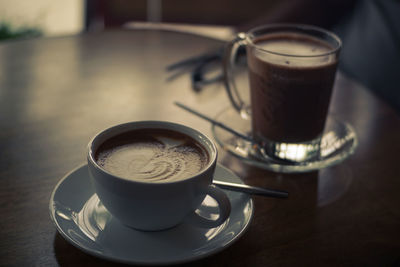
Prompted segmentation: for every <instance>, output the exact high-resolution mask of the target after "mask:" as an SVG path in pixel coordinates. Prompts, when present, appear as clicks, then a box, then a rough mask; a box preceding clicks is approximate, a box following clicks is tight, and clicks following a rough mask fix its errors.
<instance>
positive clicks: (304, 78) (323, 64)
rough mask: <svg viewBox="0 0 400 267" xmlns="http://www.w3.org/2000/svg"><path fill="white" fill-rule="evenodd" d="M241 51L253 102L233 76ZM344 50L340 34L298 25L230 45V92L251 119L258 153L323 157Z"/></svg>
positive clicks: (260, 31) (291, 158)
mask: <svg viewBox="0 0 400 267" xmlns="http://www.w3.org/2000/svg"><path fill="white" fill-rule="evenodd" d="M240 47H245V48H246V54H247V68H248V75H249V83H250V103H246V102H245V101H244V100H243V98H242V97H241V95H240V94H239V91H238V89H237V87H236V84H235V81H234V77H233V70H234V69H233V67H234V66H235V60H236V55H237V52H238V49H239V48H240ZM340 49H341V40H340V39H339V38H338V37H337V36H336V35H335V34H333V33H331V32H328V31H326V30H324V29H321V28H318V27H314V26H308V25H299V24H271V25H265V26H261V27H257V28H255V29H253V30H250V31H249V32H247V33H239V34H238V35H237V37H236V38H235V39H234V40H232V41H231V42H230V43H228V45H227V48H226V52H225V56H224V62H223V69H224V83H225V87H226V90H227V93H228V96H229V99H230V101H231V103H232V105H233V107H234V108H235V110H236V111H237V112H239V113H240V115H241V116H242V117H248V116H250V117H251V129H252V130H251V134H252V138H253V140H254V141H255V142H256V144H257V147H258V149H257V150H258V152H257V153H259V152H261V153H262V155H265V156H267V157H270V158H273V159H279V160H283V161H287V162H296V163H298V162H300V163H301V162H307V161H311V160H313V159H315V158H316V157H318V155H319V150H320V143H321V138H322V133H323V130H324V125H325V121H326V118H327V113H328V108H329V102H330V98H331V94H332V88H333V84H334V80H335V74H336V68H337V64H338V59H339V52H340Z"/></svg>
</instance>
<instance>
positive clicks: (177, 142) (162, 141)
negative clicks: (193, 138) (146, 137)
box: [97, 136, 208, 182]
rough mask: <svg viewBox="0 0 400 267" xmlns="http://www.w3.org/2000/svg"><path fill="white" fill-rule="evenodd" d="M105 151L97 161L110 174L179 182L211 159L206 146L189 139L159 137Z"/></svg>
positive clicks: (147, 180)
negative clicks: (205, 149)
mask: <svg viewBox="0 0 400 267" xmlns="http://www.w3.org/2000/svg"><path fill="white" fill-rule="evenodd" d="M155 139H156V140H154V141H135V142H132V143H127V144H123V145H118V146H115V147H112V148H110V149H107V150H104V151H101V152H100V153H99V155H98V159H97V162H98V164H99V165H100V166H101V167H103V168H104V169H105V170H107V171H109V172H110V173H112V174H114V175H117V176H120V177H123V178H126V179H130V180H139V181H146V182H166V181H177V180H182V179H185V178H188V177H191V176H193V175H195V174H197V173H199V172H200V171H201V170H202V169H203V168H204V167H205V165H206V164H207V162H208V159H207V156H206V152H205V151H201V149H202V148H200V147H196V146H193V144H189V145H188V144H187V143H186V142H185V140H182V139H174V138H170V137H165V136H156V137H155Z"/></svg>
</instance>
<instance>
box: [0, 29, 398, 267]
mask: <svg viewBox="0 0 400 267" xmlns="http://www.w3.org/2000/svg"><path fill="white" fill-rule="evenodd" d="M220 45H221V43H220V42H219V41H215V40H211V39H206V38H202V37H199V36H194V35H188V34H182V33H174V32H166V31H164V32H162V31H140V30H135V31H110V32H104V33H93V34H84V35H78V36H72V37H62V38H48V39H35V40H26V41H18V42H8V43H2V44H1V45H0V218H1V219H0V265H1V266H3V265H6V266H8V265H11V266H12V265H13V266H57V265H60V266H110V265H112V264H113V263H111V262H108V261H105V260H101V259H97V258H95V257H92V256H89V255H87V254H85V253H83V252H81V251H80V250H78V249H77V248H75V247H74V246H72V245H70V244H69V243H68V242H67V241H65V240H64V239H63V238H62V237H61V236H60V235H59V234H58V233H57V230H56V228H55V227H54V225H53V223H52V222H51V220H50V217H49V210H48V209H49V208H48V204H49V198H50V194H51V192H52V190H53V188H54V187H55V185H56V184H57V182H58V181H59V179H60V178H61V177H62V176H63V175H64V174H66V173H67V172H68V171H70V170H71V169H73V168H75V167H76V166H77V165H79V164H81V163H83V162H85V153H86V145H87V143H88V141H89V139H90V138H91V137H92V136H93V135H94V134H95V133H97V132H98V131H100V130H101V129H103V128H105V127H108V126H110V125H113V124H117V123H121V122H126V121H131V120H149V119H155V120H169V121H174V122H178V123H183V124H186V125H189V126H192V127H194V128H196V129H198V130H200V131H203V132H205V133H207V134H209V135H211V128H210V125H209V124H208V123H207V122H205V121H203V120H201V119H199V118H197V117H195V116H193V115H191V114H189V113H187V112H184V111H182V110H180V109H179V108H177V107H176V106H174V105H173V104H172V103H173V101H181V102H184V103H186V104H187V105H189V106H191V107H193V108H195V109H197V110H200V111H203V112H204V113H206V114H208V115H210V116H212V115H214V114H216V113H217V112H218V111H220V110H221V109H222V108H223V107H225V106H227V105H229V104H228V99H227V96H226V93H225V91H224V89H223V87H222V85H221V84H213V85H210V86H208V87H206V88H205V89H204V90H203V91H201V92H200V93H195V92H194V91H193V90H192V89H191V87H190V79H189V75H183V76H180V77H178V78H177V79H175V80H172V81H169V82H167V81H166V79H167V77H168V74H167V73H166V72H165V66H166V65H167V64H170V63H174V62H176V61H178V60H181V59H184V58H187V57H190V56H192V55H195V54H201V53H203V52H205V51H209V50H212V49H215V48H217V47H219V46H220ZM331 112H332V113H334V114H335V115H336V116H337V117H338V118H340V119H342V120H345V121H347V122H350V123H351V124H352V125H353V126H354V128H355V130H356V132H357V134H358V137H359V147H358V149H357V151H356V153H355V154H354V155H353V156H352V157H350V158H349V159H348V160H346V161H345V162H343V163H342V164H340V165H337V166H335V167H331V168H327V169H323V170H321V171H319V172H311V173H305V174H296V175H282V174H276V173H272V172H268V171H265V170H262V169H258V168H255V167H251V166H249V165H245V164H244V163H242V162H241V161H240V160H239V159H237V158H235V157H233V156H231V155H230V154H228V153H224V152H223V151H220V158H219V161H220V163H222V164H223V165H225V166H227V167H229V168H230V169H231V170H232V171H234V172H235V173H236V174H237V175H239V176H240V177H242V178H243V180H244V181H245V182H246V183H248V184H252V185H257V186H265V187H271V188H280V189H285V190H288V191H289V192H290V198H289V199H287V200H282V199H271V198H264V197H254V203H255V215H254V218H253V221H252V222H251V225H250V227H249V229H248V231H247V233H246V234H245V235H244V236H242V237H241V238H240V239H239V240H238V241H237V242H236V243H234V244H233V245H232V246H230V247H229V248H227V249H226V250H224V251H222V252H220V253H218V254H216V255H213V256H211V257H208V258H206V259H203V260H200V261H197V262H193V263H190V264H188V266H189V265H190V266H324V265H333V266H341V265H347V266H391V265H396V264H397V265H400V209H399V204H400V193H399V191H400V164H399V162H398V158H399V151H400V142H399V141H398V139H399V136H400V119H399V117H398V115H396V113H395V112H394V111H393V110H392V109H391V108H389V107H388V106H387V105H386V104H385V103H383V102H381V101H380V100H378V99H377V98H376V97H374V96H373V95H371V94H370V93H369V92H368V91H367V90H365V89H364V88H363V87H362V86H360V85H359V84H358V83H356V82H354V81H352V80H350V79H348V78H346V77H344V76H343V75H338V79H337V82H336V89H335V93H334V97H333V102H332V105H331Z"/></svg>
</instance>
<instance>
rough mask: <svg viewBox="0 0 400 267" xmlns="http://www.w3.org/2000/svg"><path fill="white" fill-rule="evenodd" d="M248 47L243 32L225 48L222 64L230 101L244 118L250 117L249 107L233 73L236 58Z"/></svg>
mask: <svg viewBox="0 0 400 267" xmlns="http://www.w3.org/2000/svg"><path fill="white" fill-rule="evenodd" d="M245 45H246V34H245V33H243V32H241V33H238V34H237V35H236V38H235V39H233V40H232V41H230V42H229V43H228V44H227V46H226V47H225V53H224V58H223V62H222V67H223V75H224V79H223V81H224V85H225V89H226V92H227V93H228V97H229V100H230V101H231V103H232V106H233V107H234V108H235V109H236V111H237V112H239V113H240V114H241V115H242V116H247V115H249V110H248V107H247V106H246V104H245V102H244V101H243V99H242V97H241V96H240V94H239V91H238V89H237V86H236V82H235V79H234V77H233V71H234V66H235V61H236V57H237V54H238V50H239V48H240V47H242V46H245Z"/></svg>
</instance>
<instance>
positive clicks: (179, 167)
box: [88, 121, 230, 231]
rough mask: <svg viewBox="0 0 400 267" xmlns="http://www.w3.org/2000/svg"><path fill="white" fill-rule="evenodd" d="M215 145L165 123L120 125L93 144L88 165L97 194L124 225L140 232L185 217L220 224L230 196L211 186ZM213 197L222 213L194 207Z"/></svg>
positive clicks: (202, 223) (203, 223) (204, 224)
mask: <svg viewBox="0 0 400 267" xmlns="http://www.w3.org/2000/svg"><path fill="white" fill-rule="evenodd" d="M216 163H217V149H216V147H215V145H214V143H213V142H212V141H211V140H210V139H209V138H208V137H207V136H205V135H204V134H202V133H200V132H198V131H196V130H194V129H192V128H189V127H187V126H184V125H180V124H176V123H172V122H163V121H140V122H130V123H126V124H120V125H116V126H113V127H111V128H108V129H106V130H104V131H102V132H100V133H99V134H97V135H96V136H95V137H94V138H93V139H92V140H91V141H90V143H89V149H88V166H89V174H90V177H91V179H92V181H93V184H94V187H95V191H96V194H97V195H98V197H99V199H100V201H101V202H102V204H103V205H104V207H105V208H106V209H107V210H108V211H109V212H110V213H111V214H112V215H113V216H114V217H115V218H117V219H118V220H119V221H121V222H122V223H123V224H125V225H127V226H129V227H132V228H135V229H139V230H148V231H154V230H163V229H167V228H171V227H173V226H175V225H178V224H179V223H181V222H184V221H187V222H190V223H193V224H194V225H197V226H201V227H209V228H211V227H216V226H218V225H220V224H222V223H223V222H224V221H225V220H226V219H227V217H228V216H229V213H230V203H229V199H228V198H227V196H226V195H225V193H224V192H223V191H222V190H220V189H219V188H217V187H215V186H214V185H212V180H213V175H214V170H215V167H216ZM207 195H209V196H210V197H212V198H214V199H215V200H216V201H217V203H218V206H219V217H218V219H217V220H210V219H207V218H203V217H201V216H200V215H199V214H198V213H196V211H195V210H196V209H197V208H198V207H199V206H200V205H201V203H202V201H203V200H204V198H205V197H206V196H207Z"/></svg>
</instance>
